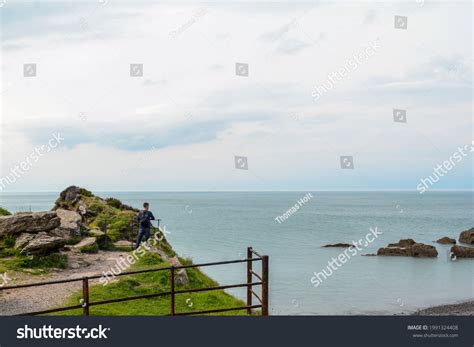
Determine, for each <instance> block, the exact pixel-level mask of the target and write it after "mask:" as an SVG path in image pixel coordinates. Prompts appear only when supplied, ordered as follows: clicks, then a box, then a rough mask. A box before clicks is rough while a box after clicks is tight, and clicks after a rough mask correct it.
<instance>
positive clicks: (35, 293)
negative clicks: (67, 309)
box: [0, 251, 128, 315]
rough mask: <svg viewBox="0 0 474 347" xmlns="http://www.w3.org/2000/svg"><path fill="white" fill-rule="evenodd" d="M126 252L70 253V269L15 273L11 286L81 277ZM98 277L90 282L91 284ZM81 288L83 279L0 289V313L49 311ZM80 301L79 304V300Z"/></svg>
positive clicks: (107, 266)
mask: <svg viewBox="0 0 474 347" xmlns="http://www.w3.org/2000/svg"><path fill="white" fill-rule="evenodd" d="M127 254H128V253H127V252H103V251H100V252H99V253H97V254H85V253H77V252H68V253H67V255H68V258H69V266H70V268H68V269H64V270H55V271H53V272H51V273H48V274H47V275H42V276H35V275H28V274H25V273H15V274H13V275H12V276H11V277H12V281H11V282H10V283H9V285H18V284H24V283H36V282H43V281H54V280H62V279H70V278H80V277H83V276H91V275H96V274H101V273H102V272H103V271H108V270H109V269H110V268H111V267H113V266H114V265H115V264H116V261H117V260H118V259H120V257H125V256H127ZM98 281H99V280H94V281H90V284H94V283H98ZM81 288H82V282H80V281H78V282H72V283H61V284H52V285H45V286H38V287H28V288H20V289H14V290H6V291H1V292H0V315H14V314H21V313H26V312H32V311H41V310H47V309H48V308H52V307H55V306H60V305H61V304H63V303H64V301H65V300H66V299H67V298H68V297H69V296H70V295H71V294H72V293H74V292H77V291H79V290H80V289H81ZM78 304H79V303H78Z"/></svg>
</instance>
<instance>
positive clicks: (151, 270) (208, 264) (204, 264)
mask: <svg viewBox="0 0 474 347" xmlns="http://www.w3.org/2000/svg"><path fill="white" fill-rule="evenodd" d="M247 261H261V259H258V258H253V259H238V260H228V261H220V262H214V263H203V264H191V265H181V266H175V267H174V268H175V269H187V268H195V267H204V266H213V265H225V264H235V263H245V262H247ZM165 270H171V266H168V267H162V268H157V269H147V270H137V271H129V272H122V273H119V274H117V275H114V276H127V275H135V274H142V273H148V272H158V271H165ZM103 276H104V275H103V274H102V275H93V276H87V277H78V278H70V279H64V280H57V281H45V282H37V283H29V284H17V285H15V286H5V287H0V291H1V290H7V289H16V288H27V287H37V286H45V285H49V284H60V283H68V282H76V281H77V282H78V281H82V280H84V278H86V279H88V280H93V279H99V278H102V277H103Z"/></svg>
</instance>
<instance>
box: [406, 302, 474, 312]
mask: <svg viewBox="0 0 474 347" xmlns="http://www.w3.org/2000/svg"><path fill="white" fill-rule="evenodd" d="M409 314H410V315H413V316H474V300H470V301H465V302H460V303H455V304H447V305H438V306H431V307H428V308H424V309H420V310H417V311H415V312H413V313H409Z"/></svg>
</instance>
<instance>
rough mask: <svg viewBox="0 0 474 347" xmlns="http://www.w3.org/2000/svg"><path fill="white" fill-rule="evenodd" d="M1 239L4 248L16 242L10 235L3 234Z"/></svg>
mask: <svg viewBox="0 0 474 347" xmlns="http://www.w3.org/2000/svg"><path fill="white" fill-rule="evenodd" d="M2 241H3V245H4V246H5V247H6V248H11V247H13V246H15V242H16V240H15V238H14V237H13V236H12V235H5V236H4V237H3V239H2Z"/></svg>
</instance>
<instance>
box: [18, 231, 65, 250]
mask: <svg viewBox="0 0 474 347" xmlns="http://www.w3.org/2000/svg"><path fill="white" fill-rule="evenodd" d="M65 244H66V240H64V239H63V238H61V237H57V236H52V235H49V234H48V233H46V232H43V231H42V232H39V233H37V234H29V233H23V234H21V235H20V236H19V237H18V238H17V239H16V242H15V249H18V250H19V251H20V252H21V253H23V254H28V255H44V254H48V253H50V252H52V251H56V250H58V249H59V248H61V247H63V246H64V245H65Z"/></svg>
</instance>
